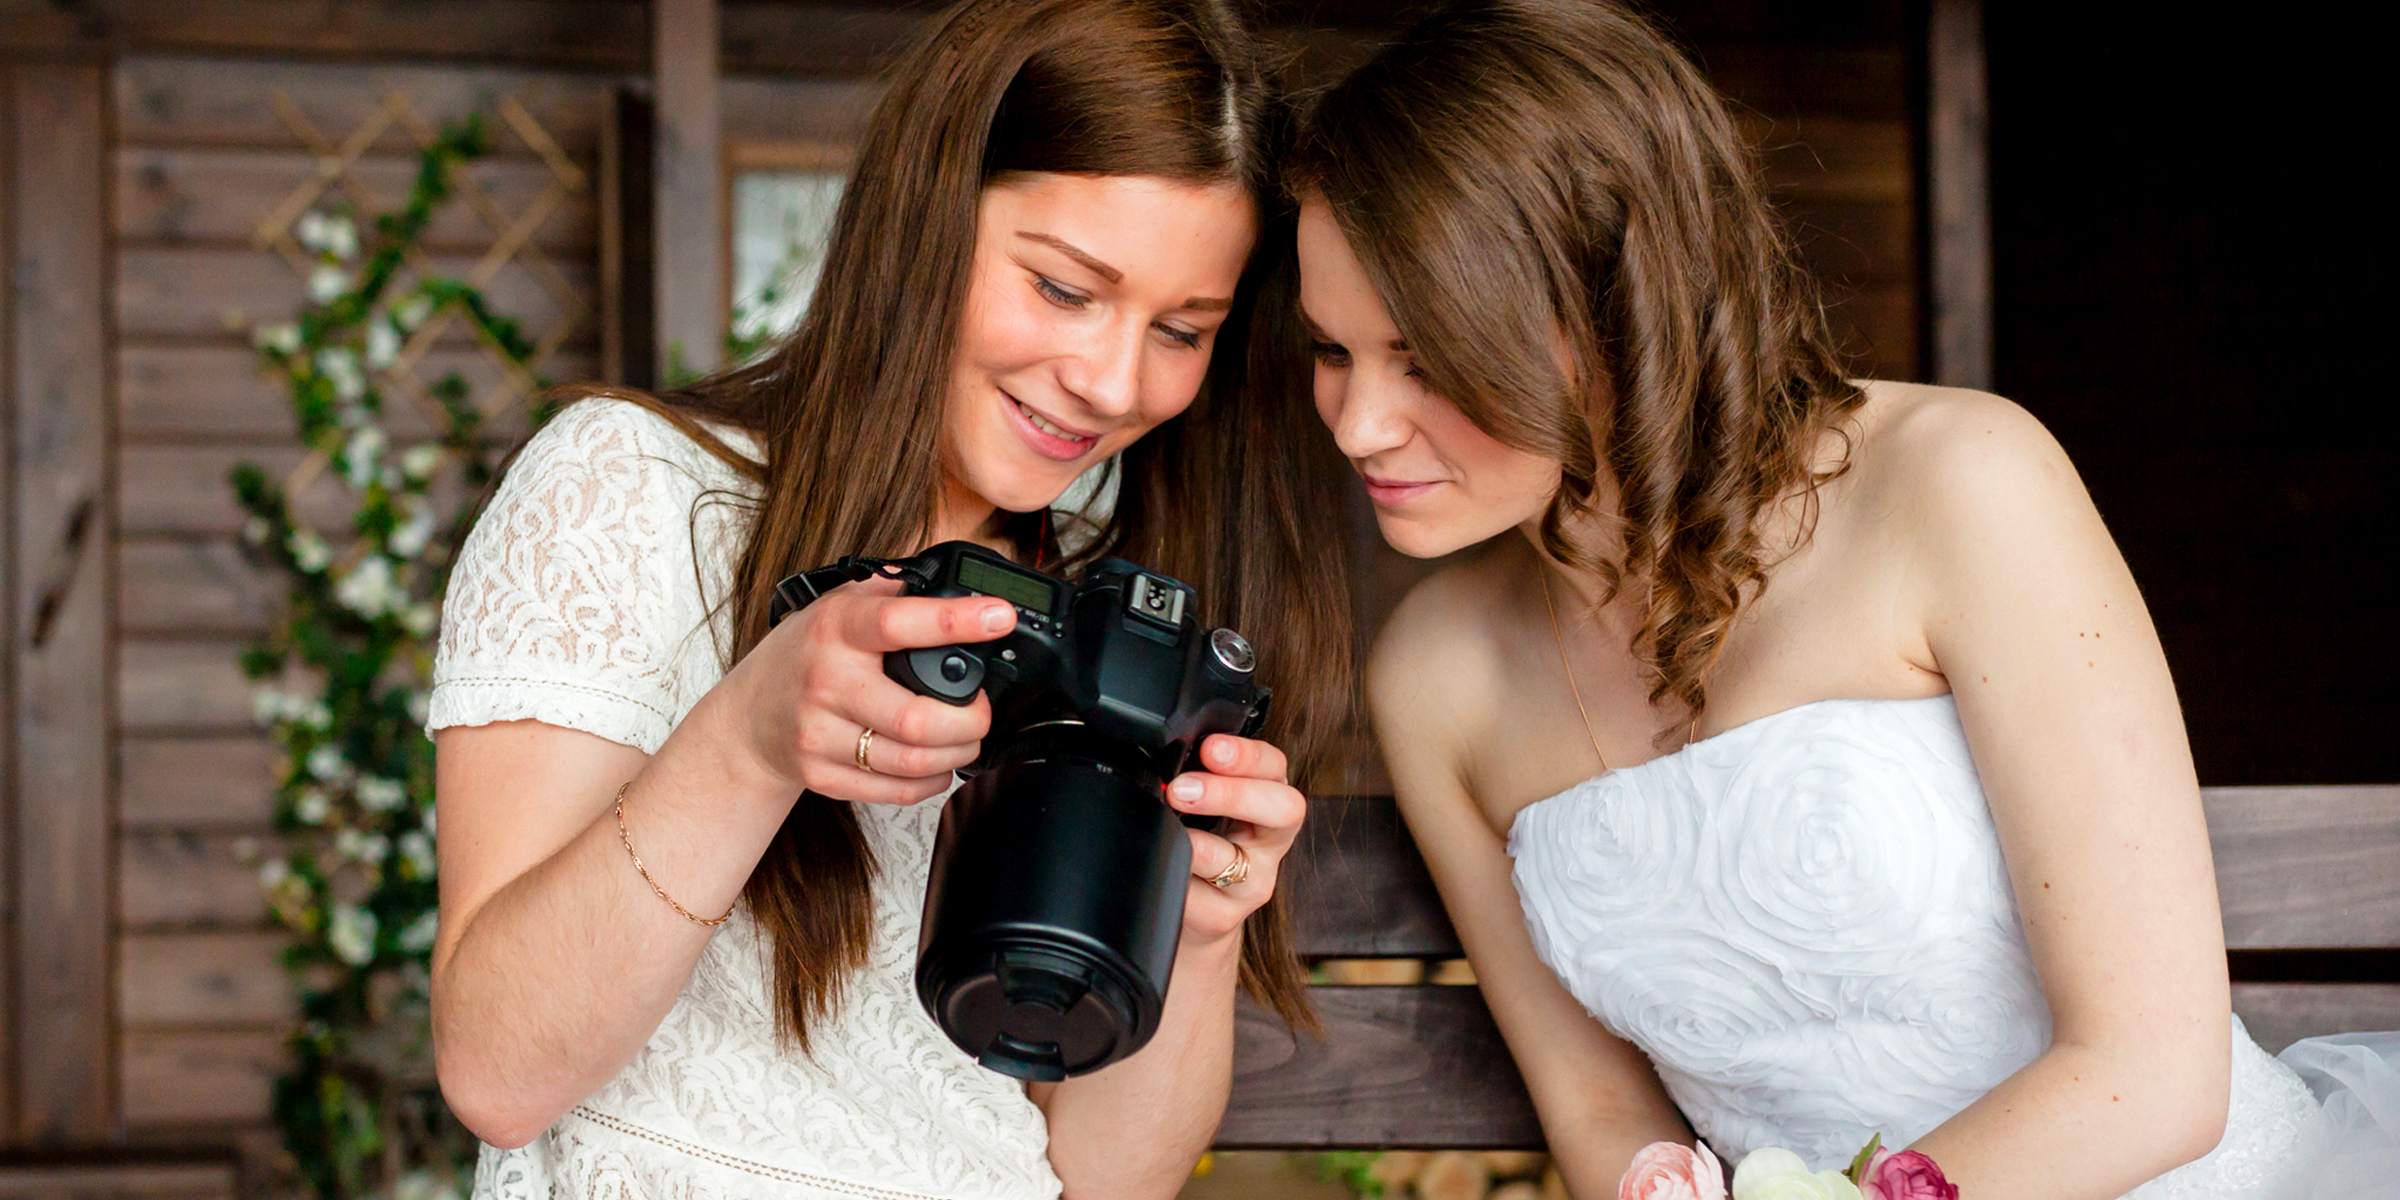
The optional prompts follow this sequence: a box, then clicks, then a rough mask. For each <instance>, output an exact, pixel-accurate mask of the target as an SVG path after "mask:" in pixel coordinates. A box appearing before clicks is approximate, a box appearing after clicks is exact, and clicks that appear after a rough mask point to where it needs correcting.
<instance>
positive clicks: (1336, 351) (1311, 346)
mask: <svg viewBox="0 0 2400 1200" xmlns="http://www.w3.org/2000/svg"><path fill="white" fill-rule="evenodd" d="M1308 355H1309V357H1310V358H1313V359H1316V360H1317V361H1318V362H1319V363H1321V364H1323V365H1325V366H1328V367H1332V368H1334V369H1335V370H1340V369H1343V368H1345V367H1348V366H1349V365H1350V349H1349V347H1347V346H1344V345H1342V344H1341V343H1339V342H1325V341H1318V340H1316V339H1314V338H1311V339H1309V343H1308Z"/></svg>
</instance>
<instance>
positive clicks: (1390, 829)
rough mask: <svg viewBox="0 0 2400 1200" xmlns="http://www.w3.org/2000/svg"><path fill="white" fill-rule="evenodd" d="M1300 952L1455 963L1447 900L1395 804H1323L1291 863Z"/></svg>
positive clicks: (1313, 810) (1318, 801)
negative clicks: (1426, 869)
mask: <svg viewBox="0 0 2400 1200" xmlns="http://www.w3.org/2000/svg"><path fill="white" fill-rule="evenodd" d="M1281 887H1282V889H1283V892H1284V894H1285V895H1286V896H1288V897H1289V898H1290V903H1291V906H1292V924H1293V937H1294V939H1295V943H1294V944H1295V946H1296V948H1297V949H1298V951H1299V953H1300V954H1301V956H1302V957H1306V958H1378V957H1394V958H1452V957H1456V956H1457V955H1458V954H1459V953H1460V951H1459V947H1458V934H1457V933H1456V932H1455V931H1453V930H1452V929H1451V928H1450V917H1449V914H1448V913H1447V912H1446V911H1445V910H1444V909H1443V908H1442V899H1441V894H1440V893H1438V892H1436V891H1434V888H1433V879H1432V877H1431V876H1429V875H1427V874H1426V873H1425V863H1424V860H1423V859H1421V858H1419V857H1418V856H1417V847H1416V843H1414V842H1412V841H1410V840H1409V836H1408V829H1407V826H1406V825H1405V824H1404V823H1403V822H1402V821H1401V819H1400V810H1399V807H1398V806H1397V805H1395V804H1393V803H1392V800H1391V797H1389V796H1318V797H1315V798H1313V799H1311V800H1310V801H1309V808H1308V822H1307V823H1306V824H1304V825H1302V826H1301V827H1300V838H1299V841H1298V842H1296V843H1295V844H1294V845H1293V847H1292V852H1291V854H1290V855H1289V856H1288V857H1286V858H1285V859H1284V865H1283V874H1282V883H1281Z"/></svg>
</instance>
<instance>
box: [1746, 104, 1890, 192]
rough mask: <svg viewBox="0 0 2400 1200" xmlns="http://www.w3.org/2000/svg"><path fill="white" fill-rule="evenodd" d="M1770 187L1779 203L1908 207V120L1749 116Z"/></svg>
mask: <svg viewBox="0 0 2400 1200" xmlns="http://www.w3.org/2000/svg"><path fill="white" fill-rule="evenodd" d="M1741 127H1742V133H1743V134H1744V136H1746V137H1747V138H1748V139H1749V141H1750V144H1751V145H1752V146H1755V147H1756V148H1757V153H1758V160H1759V169H1760V173H1761V174H1762V175H1763V176H1764V177H1765V179H1766V183H1767V189H1768V190H1769V191H1771V192H1773V193H1774V194H1775V195H1776V197H1777V198H1778V199H1781V200H1787V201H1788V200H1835V201H1860V200H1880V201H1885V202H1889V203H1894V204H1899V205H1902V206H1906V205H1907V204H1908V203H1909V202H1910V200H1911V198H1912V197H1913V194H1914V192H1915V181H1914V180H1913V179H1912V178H1911V174H1912V171H1913V169H1914V168H1913V159H1912V155H1911V152H1910V147H1909V138H1910V136H1911V135H1910V132H1909V127H1908V122H1907V121H1905V120H1901V119H1899V118H1893V119H1890V120H1877V121H1866V120H1858V119H1855V118H1842V117H1820V116H1813V115H1803V116H1797V117H1785V118H1782V119H1777V120H1768V119H1766V118H1765V117H1763V116H1759V115H1755V114H1745V119H1744V120H1742V121H1741Z"/></svg>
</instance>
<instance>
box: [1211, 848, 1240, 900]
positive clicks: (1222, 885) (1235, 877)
mask: <svg viewBox="0 0 2400 1200" xmlns="http://www.w3.org/2000/svg"><path fill="white" fill-rule="evenodd" d="M1226 845H1229V846H1232V847H1233V861H1232V862H1229V863H1227V864H1225V869H1224V870H1222V871H1219V872H1217V873H1216V874H1214V875H1211V876H1209V877H1208V886H1210V887H1213V888H1215V889H1217V890H1218V891H1220V892H1221V891H1224V890H1225V889H1226V888H1229V887H1232V886H1233V885H1235V884H1237V883H1240V882H1242V881H1244V880H1246V879H1248V878H1250V854H1249V852H1248V851H1246V850H1244V849H1242V845H1241V843H1239V842H1227V843H1226Z"/></svg>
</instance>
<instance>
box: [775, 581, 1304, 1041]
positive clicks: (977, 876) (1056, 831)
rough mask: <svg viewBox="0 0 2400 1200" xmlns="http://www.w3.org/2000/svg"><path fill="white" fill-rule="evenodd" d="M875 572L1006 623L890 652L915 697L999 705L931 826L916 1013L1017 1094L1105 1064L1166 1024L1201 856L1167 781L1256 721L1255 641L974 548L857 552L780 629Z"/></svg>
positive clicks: (1108, 588)
mask: <svg viewBox="0 0 2400 1200" xmlns="http://www.w3.org/2000/svg"><path fill="white" fill-rule="evenodd" d="M875 575H882V576H885V577H889V578H897V579H899V580H900V581H901V583H902V592H903V594H906V595H912V596H937V597H955V596H995V597H998V598H1000V599H1002V600H1006V601H1008V602H1009V603H1010V604H1013V605H1015V606H1016V610H1017V625H1016V628H1015V629H1014V630H1013V631H1011V632H1010V633H1008V634H1006V635H1004V636H1002V637H999V638H996V639H993V640H992V641H988V642H978V643H971V644H962V645H955V646H935V647H931V648H927V649H920V650H903V651H894V652H892V653H890V654H887V655H885V656H884V673H885V674H887V675H889V676H891V677H892V678H893V679H894V680H896V681H898V682H899V683H900V684H901V685H902V686H904V687H906V688H908V689H909V690H910V691H913V692H916V693H918V694H919V695H925V696H931V697H933V698H935V699H937V700H942V701H945V702H947V703H950V704H960V705H963V704H968V703H972V702H973V701H974V698H975V693H976V692H978V691H981V692H983V693H984V694H985V695H986V696H988V697H990V699H991V705H992V727H991V732H990V733H989V734H987V735H986V736H985V737H984V740H983V751H982V754H981V756H980V757H979V758H978V759H977V760H976V762H975V764H974V765H973V766H972V767H971V768H969V769H968V771H966V772H962V774H966V775H968V776H969V778H968V780H967V782H966V783H965V785H964V786H962V787H960V788H959V789H958V790H957V791H956V792H955V793H953V794H952V795H951V797H950V802H949V805H948V807H947V808H946V809H945V810H944V811H943V813H942V823H941V830H940V832H939V834H938V835H937V838H936V841H935V845H934V852H933V864H932V869H931V874H930V876H929V879H928V881H927V885H926V889H925V913H924V922H923V925H922V927H921V930H920V932H919V934H918V941H917V998H918V999H919V1000H920V1001H922V1002H923V1003H924V1005H925V1009H926V1011H927V1012H929V1013H931V1014H932V1016H933V1019H934V1020H935V1021H936V1022H937V1023H939V1024H940V1025H941V1027H942V1029H943V1031H944V1032H946V1033H948V1034H949V1035H950V1038H951V1040H952V1041H954V1042H956V1043H957V1044H958V1046H959V1048H960V1049H962V1050H964V1051H966V1052H967V1053H968V1054H969V1055H971V1056H973V1057H974V1058H975V1059H976V1061H978V1062H980V1063H982V1064H983V1065H984V1066H986V1067H989V1068H991V1069H993V1070H995V1071H1000V1072H1002V1073H1004V1074H1008V1075H1013V1076H1016V1077H1018V1078H1020V1079H1040V1080H1057V1079H1064V1078H1066V1077H1068V1076H1070V1075H1081V1074H1084V1073H1086V1072H1090V1071H1096V1070H1099V1069H1100V1068H1101V1067H1104V1066H1107V1065H1108V1064H1110V1063H1112V1062H1115V1061H1117V1060H1118V1059H1120V1058H1123V1057H1125V1056H1126V1055H1129V1054H1131V1053H1133V1052H1134V1051H1136V1050H1139V1049H1141V1048H1142V1046H1143V1045H1144V1044H1145V1043H1147V1042H1148V1041H1149V1040H1150V1036H1151V1034H1153V1033H1155V1032H1156V1031H1157V1029H1158V1018H1159V1011H1160V1009H1161V1007H1162V1006H1163V1005H1164V1003H1165V1001H1166V994H1167V983H1168V977H1169V975H1170V974H1171V973H1172V972H1173V969H1174V966H1175V948H1176V944H1177V940H1178V938H1179V937H1180V936H1181V933H1182V927H1183V899H1184V893H1185V890H1186V889H1187V888H1188V887H1189V884H1190V877H1191V865H1192V862H1191V860H1192V850H1191V841H1190V839H1189V838H1188V837H1187V836H1186V835H1185V833H1184V825H1185V822H1184V821H1183V820H1182V819H1181V814H1178V813H1176V812H1175V811H1174V810H1173V809H1171V808H1169V807H1168V806H1167V804H1166V794H1165V788H1166V782H1167V781H1168V780H1171V779H1173V778H1174V777H1175V776H1176V775H1178V774H1181V773H1182V772H1183V771H1184V770H1186V769H1187V768H1189V767H1190V766H1191V765H1193V763H1194V761H1195V759H1196V757H1197V755H1198V754H1199V751H1200V743H1201V742H1202V741H1204V740H1206V739H1207V738H1208V736H1209V735H1210V734H1216V733H1231V734H1239V735H1242V736H1248V735H1250V734H1252V733H1254V732H1256V731H1257V729H1258V728H1259V726H1260V725H1261V724H1263V723H1264V722H1265V720H1266V716H1267V705H1268V700H1269V698H1270V697H1269V694H1268V690H1267V689H1266V688H1262V687H1260V686H1258V684H1257V682H1256V678H1255V669H1256V661H1255V656H1254V655H1253V653H1252V650H1251V647H1250V643H1249V642H1248V641H1246V640H1244V639H1243V637H1242V635H1240V634H1238V633H1236V632H1234V631H1233V630H1230V629H1206V630H1204V629H1202V628H1201V627H1200V624H1199V621H1198V619H1197V613H1198V609H1199V602H1198V600H1199V598H1198V596H1197V595H1196V594H1195V593H1194V592H1193V591H1192V589H1191V587H1190V586H1189V585H1186V584H1184V583H1181V582H1178V581H1176V580H1173V579H1169V578H1167V577H1166V576H1164V575H1160V574H1157V573H1155V572H1151V571H1146V570H1144V569H1142V568H1141V567H1138V566H1135V565H1134V564H1132V563H1129V562H1125V561H1123V560H1122V559H1114V558H1109V559H1101V560H1099V561H1098V562H1095V563H1093V564H1092V565H1091V567H1090V568H1088V569H1087V570H1086V571H1085V573H1084V576H1083V578H1082V580H1081V581H1080V582H1079V583H1071V582H1068V581H1066V580H1062V579H1055V578H1052V577H1050V576H1047V575H1043V574H1040V573H1038V572H1035V571H1031V570H1027V569H1026V568H1024V567H1021V566H1018V565H1017V564H1015V563H1013V562H1010V561H1009V560H1008V559H1006V558H1003V557H1001V556H1000V555H998V554H995V553H993V552H991V551H989V550H986V549H984V548H983V547H981V546H977V545H974V544H972V543H969V542H944V543H942V544H941V545H938V546H935V547H933V548H932V549H930V550H927V551H925V552H924V553H923V554H920V555H917V556H916V557H914V558H907V559H897V560H887V559H875V558H865V557H859V556H852V557H849V558H844V559H843V560H841V561H840V562H838V563H835V564H833V565H832V566H828V567H820V568H818V569H816V570H814V571H807V572H803V573H801V574H799V575H794V576H792V577H790V578H789V579H786V580H784V581H783V582H782V583H781V584H779V585H778V586H777V588H776V597H775V602H774V605H773V607H772V609H771V610H770V615H771V617H772V618H773V619H774V620H781V619H782V618H783V616H785V615H786V614H788V613H790V612H792V611H795V610H797V609H799V608H801V607H803V606H805V605H807V604H808V603H809V602H811V601H813V600H815V599H816V598H817V596H819V595H820V594H822V593H824V592H826V591H829V590H831V589H832V588H834V587H837V586H839V585H840V584H842V583H846V582H851V581H854V580H860V579H866V578H869V577H871V576H875Z"/></svg>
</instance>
